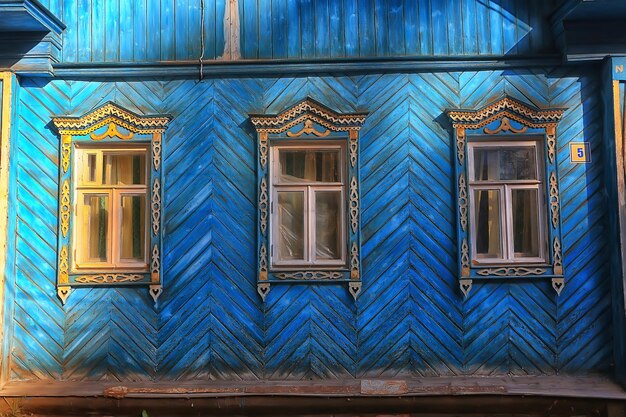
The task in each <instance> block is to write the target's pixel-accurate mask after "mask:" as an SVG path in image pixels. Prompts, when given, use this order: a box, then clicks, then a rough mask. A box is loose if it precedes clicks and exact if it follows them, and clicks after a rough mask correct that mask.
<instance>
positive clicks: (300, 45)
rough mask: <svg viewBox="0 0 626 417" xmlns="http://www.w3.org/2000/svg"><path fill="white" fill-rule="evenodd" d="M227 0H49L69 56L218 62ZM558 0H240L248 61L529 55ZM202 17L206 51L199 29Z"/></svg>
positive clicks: (549, 47)
mask: <svg viewBox="0 0 626 417" xmlns="http://www.w3.org/2000/svg"><path fill="white" fill-rule="evenodd" d="M228 1H229V0H206V1H205V2H204V3H205V8H204V12H203V11H202V9H201V1H200V0H126V1H108V0H42V1H41V3H42V4H43V5H44V6H46V7H48V8H49V9H50V10H51V11H52V12H53V13H54V14H55V15H57V16H58V17H59V18H60V19H61V20H63V22H64V23H65V24H66V25H67V29H66V30H65V31H64V33H63V57H62V61H63V62H64V63H89V62H112V63H114V62H157V61H184V60H193V61H197V60H198V59H199V57H200V56H201V54H202V53H203V57H204V59H220V57H222V56H223V55H224V37H225V34H224V14H225V12H226V10H227V8H226V3H228ZM558 3H559V2H558V1H557V0H549V1H548V0H532V1H528V0H461V1H459V0H389V1H383V0H308V1H289V0H238V10H239V22H240V28H241V29H240V32H239V35H240V39H241V42H240V50H241V55H242V57H243V58H246V59H268V58H269V59H285V58H289V59H300V58H342V57H363V58H367V57H377V56H378V57H391V56H415V55H424V56H446V55H457V56H458V55H505V54H508V55H528V54H529V53H532V52H548V51H553V50H554V45H553V41H552V34H551V33H549V31H548V30H546V28H547V26H546V25H545V22H546V21H547V18H548V16H549V15H550V14H551V13H552V12H553V11H554V10H555V7H556V6H557V4H558ZM202 24H204V38H205V40H204V49H203V50H202V44H201V33H202Z"/></svg>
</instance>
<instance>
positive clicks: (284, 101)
mask: <svg viewBox="0 0 626 417" xmlns="http://www.w3.org/2000/svg"><path fill="white" fill-rule="evenodd" d="M599 90H600V88H599V80H598V79H596V78H595V77H594V76H593V72H567V71H565V70H555V71H548V72H546V71H543V70H523V71H484V72H462V73H458V72H457V73H443V72H442V73H432V74H400V75H392V74H387V75H377V74H370V75H365V76H352V77H348V76H346V77H317V76H312V77H308V78H307V77H305V78H276V79H247V78H237V79H219V80H204V81H202V82H198V81H191V80H187V81H185V80H172V81H163V80H143V81H134V80H115V82H106V81H104V82H99V81H98V82H97V81H69V80H61V79H55V80H52V81H46V80H42V79H37V78H32V79H27V78H25V79H22V80H21V89H20V90H19V109H18V114H19V117H18V121H17V122H18V125H17V126H16V133H17V134H16V136H15V139H14V142H13V143H14V148H13V152H14V159H13V162H12V169H13V172H12V178H13V181H14V182H13V184H12V191H11V202H12V204H13V206H12V207H13V209H14V210H15V213H16V216H15V217H10V218H11V219H13V221H14V222H15V223H14V224H11V225H10V227H15V228H16V230H17V233H16V235H15V240H14V241H12V242H10V254H11V258H13V255H14V265H12V267H11V268H10V269H9V275H8V277H7V283H8V290H7V297H8V300H7V306H8V311H9V316H8V318H7V321H6V326H7V337H8V338H9V344H10V345H11V352H10V363H9V365H10V375H9V376H10V378H11V379H13V380H49V379H65V380H68V379H72V380H86V379H91V380H93V379H97V380H102V379H106V380H136V379H139V380H171V379H209V378H210V379H221V380H226V379H228V380H237V379H246V380H255V379H268V378H269V379H283V378H284V379H303V378H313V379H317V378H343V377H382V376H385V377H391V376H418V375H425V376H435V375H487V374H489V375H491V374H514V375H526V374H554V373H557V372H558V373H560V374H575V375H580V374H586V373H595V372H603V373H608V372H609V369H610V367H611V363H612V347H611V346H612V340H611V334H612V330H611V305H610V303H611V301H610V300H611V297H610V279H609V268H608V253H609V251H608V250H607V247H608V237H607V232H608V230H607V223H606V217H607V216H606V214H607V213H606V197H605V189H604V184H603V175H604V173H603V158H602V153H603V152H602V147H603V144H602V115H601V107H602V106H601V100H600V97H599ZM504 94H508V95H510V96H513V97H515V98H518V99H520V100H523V101H526V102H530V103H532V104H534V105H536V106H539V107H547V106H551V107H567V108H568V110H567V112H566V113H565V115H564V117H563V120H562V122H561V123H560V124H559V127H558V159H559V170H560V178H561V201H562V218H563V246H564V250H565V253H564V266H565V270H566V286H565V289H564V290H563V293H562V294H561V296H560V297H557V296H556V293H555V292H554V290H552V288H551V287H550V283H549V282H547V281H536V282H529V281H519V282H510V283H497V282H493V283H484V284H479V283H475V284H474V289H473V290H472V292H471V293H470V296H469V298H467V299H464V298H463V296H462V294H461V293H460V291H459V290H458V285H457V281H456V265H457V261H456V259H457V254H456V245H455V239H456V238H455V227H454V221H455V220H454V219H455V201H454V197H453V195H454V189H455V185H454V179H453V172H452V160H451V158H452V148H451V146H452V138H451V132H450V131H449V130H446V128H445V126H446V121H445V120H446V119H445V117H444V116H443V111H444V109H446V108H451V107H464V108H473V107H480V106H482V105H484V104H486V103H488V102H490V101H492V100H494V99H497V98H499V97H500V96H502V95H504ZM307 95H309V96H311V97H313V98H315V99H316V100H319V101H321V102H323V103H326V104H328V105H329V106H331V107H333V108H335V109H336V110H339V111H355V110H359V111H361V110H364V111H369V112H370V116H369V117H368V119H367V122H366V124H365V126H364V129H363V131H362V147H361V152H362V153H361V167H362V171H361V178H362V201H361V207H362V227H363V228H362V236H363V247H362V250H363V251H362V255H363V275H362V278H363V283H364V287H363V291H362V294H361V296H360V297H359V299H358V301H357V302H354V301H353V299H352V297H351V296H350V295H349V294H348V291H347V289H346V288H345V286H343V285H341V286H339V285H310V284H309V285H275V286H273V287H272V291H271V293H270V295H269V297H268V301H267V303H266V304H263V303H262V302H261V300H260V297H259V296H258V295H257V293H256V272H255V242H254V236H255V232H254V231H255V224H254V222H255V218H256V214H255V213H256V212H255V210H256V197H255V180H254V178H255V168H254V167H255V162H254V161H255V156H254V149H255V145H254V136H253V133H252V129H251V126H250V125H249V124H248V122H247V114H248V113H249V112H253V113H259V112H276V111H279V110H282V109H283V108H285V107H288V106H289V105H291V104H293V103H294V102H296V101H297V100H299V99H302V98H303V97H305V96H307ZM107 100H112V101H114V102H116V103H118V104H119V105H122V106H125V107H127V108H129V109H131V110H134V111H137V112H140V113H171V114H172V115H173V116H174V119H173V121H172V122H171V125H170V128H169V129H168V131H167V133H166V135H165V139H164V140H165V147H164V152H165V155H164V156H165V159H164V167H165V202H164V203H165V212H164V216H165V230H164V232H165V238H164V253H165V257H164V259H163V265H164V278H163V281H164V288H165V292H164V293H163V295H162V296H161V298H160V301H159V306H158V307H157V308H154V307H153V305H152V300H151V298H150V297H149V296H148V294H147V290H146V289H145V288H140V289H133V288H109V289H103V288H97V289H77V290H76V291H74V292H73V294H72V296H71V297H70V298H69V300H68V303H67V305H65V306H62V305H61V302H60V300H59V299H58V298H57V296H56V290H55V268H56V262H57V261H56V259H57V255H56V245H55V242H56V231H57V204H58V203H57V175H58V142H59V139H58V138H57V137H56V136H55V135H54V134H52V133H51V131H50V130H49V129H48V126H49V123H50V117H51V116H52V115H60V114H72V115H80V114H82V113H84V112H86V111H88V110H90V109H92V108H93V107H95V106H97V105H99V104H101V103H103V102H105V101H107ZM570 141H589V142H591V149H592V153H593V163H592V164H589V165H572V164H571V163H570V162H569V161H568V155H569V150H568V142H570ZM11 262H13V261H11Z"/></svg>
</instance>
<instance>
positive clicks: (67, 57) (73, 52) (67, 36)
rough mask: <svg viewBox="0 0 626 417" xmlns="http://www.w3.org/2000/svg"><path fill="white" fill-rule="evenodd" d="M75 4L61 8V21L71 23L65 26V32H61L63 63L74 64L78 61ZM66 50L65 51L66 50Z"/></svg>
mask: <svg viewBox="0 0 626 417" xmlns="http://www.w3.org/2000/svg"><path fill="white" fill-rule="evenodd" d="M76 14H77V10H76V4H75V3H74V4H73V3H69V4H64V6H63V21H64V22H68V23H69V22H72V23H70V24H67V27H66V28H65V31H63V45H64V48H63V61H65V62H76V61H77V60H78V48H77V46H78V33H77V30H76V29H77V27H76V26H77V24H78V22H76ZM66 48H67V49H66Z"/></svg>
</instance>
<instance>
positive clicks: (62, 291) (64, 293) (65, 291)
mask: <svg viewBox="0 0 626 417" xmlns="http://www.w3.org/2000/svg"><path fill="white" fill-rule="evenodd" d="M71 292H72V287H67V286H59V287H58V288H57V296H58V297H59V298H60V299H61V303H62V304H63V305H65V303H67V299H68V297H69V296H70V293H71Z"/></svg>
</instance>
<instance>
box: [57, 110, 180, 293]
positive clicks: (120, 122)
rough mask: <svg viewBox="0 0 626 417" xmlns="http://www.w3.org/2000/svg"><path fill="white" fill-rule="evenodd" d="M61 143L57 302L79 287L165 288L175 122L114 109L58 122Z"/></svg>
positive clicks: (67, 118)
mask: <svg viewBox="0 0 626 417" xmlns="http://www.w3.org/2000/svg"><path fill="white" fill-rule="evenodd" d="M52 120H53V123H54V126H55V127H56V129H57V130H58V133H59V135H60V144H59V145H60V146H59V229H58V234H57V236H58V242H57V249H58V274H57V295H58V296H59V298H60V299H61V302H62V303H63V304H65V303H66V302H67V299H68V297H69V296H70V293H71V292H72V291H73V290H74V289H75V288H79V287H106V286H119V287H121V286H131V285H132V286H136V285H145V286H147V287H148V288H149V290H148V293H149V294H150V296H151V297H152V299H153V300H154V302H155V303H156V302H157V299H158V297H159V296H160V295H161V293H162V291H163V289H162V286H161V251H162V248H161V234H162V226H161V222H162V216H161V201H162V200H161V194H162V192H163V190H162V186H161V184H162V183H163V169H162V166H161V154H162V136H163V133H164V132H165V129H166V127H167V124H168V122H169V120H170V116H167V115H163V116H139V115H137V114H135V113H132V112H130V111H128V110H126V109H123V108H122V107H120V106H118V105H116V104H114V103H106V104H104V105H103V106H101V107H99V108H96V109H94V110H92V111H90V112H88V113H86V114H84V115H83V116H81V117H66V116H63V117H54V118H53V119H52Z"/></svg>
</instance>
